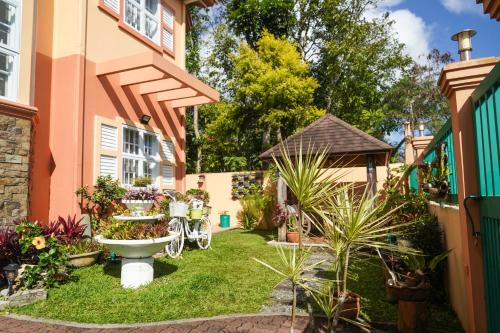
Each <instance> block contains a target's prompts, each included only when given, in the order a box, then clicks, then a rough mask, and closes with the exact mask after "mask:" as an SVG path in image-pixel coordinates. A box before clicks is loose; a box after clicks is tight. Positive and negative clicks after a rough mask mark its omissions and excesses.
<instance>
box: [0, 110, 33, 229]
mask: <svg viewBox="0 0 500 333" xmlns="http://www.w3.org/2000/svg"><path fill="white" fill-rule="evenodd" d="M35 114H36V108H33V107H30V106H26V105H22V104H17V103H14V102H9V101H5V100H0V175H1V177H0V226H4V225H11V224H12V222H13V221H15V220H17V219H22V218H25V217H27V216H28V213H29V206H28V199H29V197H28V196H29V179H30V174H29V172H30V152H31V132H32V119H33V117H34V115H35Z"/></svg>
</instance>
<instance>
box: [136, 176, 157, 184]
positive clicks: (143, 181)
mask: <svg viewBox="0 0 500 333" xmlns="http://www.w3.org/2000/svg"><path fill="white" fill-rule="evenodd" d="M152 183H153V180H152V179H151V177H147V176H144V177H137V178H135V179H134V186H135V187H147V186H148V185H151V184H152Z"/></svg>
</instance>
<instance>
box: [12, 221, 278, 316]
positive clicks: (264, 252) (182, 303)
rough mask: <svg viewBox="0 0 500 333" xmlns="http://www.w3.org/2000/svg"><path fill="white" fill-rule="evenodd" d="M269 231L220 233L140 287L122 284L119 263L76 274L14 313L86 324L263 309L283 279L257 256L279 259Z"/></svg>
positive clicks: (160, 264)
mask: <svg viewBox="0 0 500 333" xmlns="http://www.w3.org/2000/svg"><path fill="white" fill-rule="evenodd" d="M267 240H269V234H268V233H261V232H245V231H242V230H235V231H228V232H223V233H218V234H215V235H214V237H213V239H212V249H210V250H206V251H202V250H198V249H195V250H191V251H189V250H188V251H185V252H184V253H183V257H182V258H180V259H175V260H173V259H166V258H162V259H158V260H156V261H155V280H154V281H153V282H152V283H151V284H149V285H148V286H145V287H142V288H139V289H137V290H127V289H122V288H121V287H120V265H119V264H108V265H106V266H102V265H94V266H91V267H87V268H81V269H78V270H76V271H75V272H74V275H75V276H76V277H77V278H78V281H77V282H73V283H67V284H65V285H63V286H61V287H60V288H57V289H51V290H49V297H48V299H47V300H46V301H43V302H39V303H35V304H33V305H30V306H26V307H22V308H18V309H15V311H13V312H15V313H19V314H27V315H32V316H36V317H45V318H51V319H60V320H69V321H76V322H84V323H98V324H103V323H136V322H153V321H161V320H171V319H182V318H196V317H210V316H216V315H222V314H231V313H252V312H259V311H260V308H261V306H262V305H263V304H265V303H266V302H267V301H268V300H269V297H270V295H271V291H272V289H273V287H274V286H275V285H276V284H277V283H278V282H279V281H280V278H279V277H278V276H277V275H276V274H274V273H272V272H271V271H269V270H268V269H266V268H265V267H263V266H262V265H260V264H259V263H257V262H256V261H254V260H253V259H252V258H253V257H257V258H259V259H262V260H265V261H268V262H270V263H277V262H278V261H279V259H278V256H277V254H276V250H275V249H274V248H272V247H270V246H268V245H267V244H266V241H267Z"/></svg>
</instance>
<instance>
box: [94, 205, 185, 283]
mask: <svg viewBox="0 0 500 333" xmlns="http://www.w3.org/2000/svg"><path fill="white" fill-rule="evenodd" d="M131 201H133V202H131ZM123 203H125V204H126V205H127V207H128V208H129V209H131V210H132V211H133V214H132V216H127V215H116V216H113V218H114V219H116V220H119V221H134V222H141V223H153V222H155V221H156V220H159V219H162V218H163V217H164V214H158V215H154V216H148V215H145V213H144V212H145V211H146V210H147V209H149V208H151V206H152V204H153V201H152V200H124V201H123ZM177 237H179V234H178V233H173V232H170V233H169V235H168V236H166V237H161V238H153V239H139V240H135V239H125V240H115V239H107V238H104V237H103V236H102V235H98V236H96V237H95V239H96V241H97V242H99V243H101V244H103V245H105V246H107V247H108V248H109V249H110V250H111V251H113V252H115V253H116V254H118V255H120V256H122V267H121V285H122V287H123V288H138V287H140V286H144V285H146V284H148V283H150V282H152V281H153V277H154V268H153V263H154V259H153V257H152V256H153V254H155V253H158V252H160V251H161V250H162V249H164V248H165V246H166V245H167V243H168V242H171V241H173V240H175V239H176V238H177Z"/></svg>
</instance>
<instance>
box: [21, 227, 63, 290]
mask: <svg viewBox="0 0 500 333" xmlns="http://www.w3.org/2000/svg"><path fill="white" fill-rule="evenodd" d="M47 230H49V229H45V228H44V227H42V226H41V225H40V224H39V223H38V222H31V221H21V222H18V223H17V226H16V232H17V233H18V235H19V246H20V248H21V262H22V263H26V264H29V265H34V266H27V267H26V269H25V270H24V272H22V274H21V278H22V281H23V285H24V286H25V287H26V288H33V287H39V286H40V287H42V286H43V287H53V286H58V285H59V284H60V283H61V282H63V281H64V280H66V279H67V278H68V276H69V275H68V269H67V264H68V261H67V253H66V250H65V247H64V246H63V245H62V244H60V243H59V241H58V239H57V238H56V237H54V236H52V235H45V232H46V231H47Z"/></svg>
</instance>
